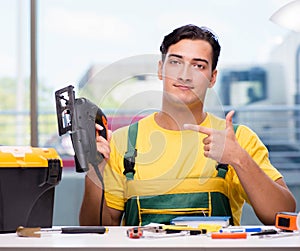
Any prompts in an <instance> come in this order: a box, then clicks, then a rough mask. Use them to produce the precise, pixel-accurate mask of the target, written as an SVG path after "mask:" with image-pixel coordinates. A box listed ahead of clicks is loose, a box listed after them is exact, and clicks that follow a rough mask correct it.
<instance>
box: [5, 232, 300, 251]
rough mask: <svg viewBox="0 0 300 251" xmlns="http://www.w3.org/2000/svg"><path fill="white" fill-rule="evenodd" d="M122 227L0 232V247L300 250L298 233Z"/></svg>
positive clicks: (15, 248)
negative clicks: (180, 232) (232, 235)
mask: <svg viewBox="0 0 300 251" xmlns="http://www.w3.org/2000/svg"><path fill="white" fill-rule="evenodd" d="M126 230H127V227H109V232H108V233H106V234H103V235H99V234H60V233H59V232H58V233H44V234H42V236H41V238H28V237H18V236H17V235H16V234H15V233H12V234H1V235H0V250H10V251H15V250H26V249H27V250H51V251H52V250H61V251H66V250H91V251H92V250H98V251H99V250H100V251H101V250H109V251H117V250H118V251H121V250H126V251H127V250H128V251H129V250H133V249H136V250H147V251H151V250H156V251H157V250H163V251H179V250H197V251H201V250H209V251H216V250H243V251H250V250H251V251H254V250H264V251H271V250H272V251H277V250H298V251H299V250H300V235H297V236H292V237H291V236H290V237H282V238H276V239H275V238H272V239H267V238H263V239H262V238H259V237H257V236H255V237H254V236H248V238H247V239H223V240H216V239H211V237H209V236H203V235H202V236H201V235H196V236H178V237H168V238H141V239H130V238H128V237H127V235H126Z"/></svg>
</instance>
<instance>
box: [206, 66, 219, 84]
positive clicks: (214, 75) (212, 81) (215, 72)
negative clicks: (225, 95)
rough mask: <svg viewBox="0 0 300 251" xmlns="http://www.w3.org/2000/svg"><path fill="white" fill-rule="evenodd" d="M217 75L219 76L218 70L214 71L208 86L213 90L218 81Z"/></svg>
mask: <svg viewBox="0 0 300 251" xmlns="http://www.w3.org/2000/svg"><path fill="white" fill-rule="evenodd" d="M217 74H218V71H217V70H214V71H213V72H212V74H211V79H210V81H209V85H208V88H212V87H214V85H215V83H216V80H217Z"/></svg>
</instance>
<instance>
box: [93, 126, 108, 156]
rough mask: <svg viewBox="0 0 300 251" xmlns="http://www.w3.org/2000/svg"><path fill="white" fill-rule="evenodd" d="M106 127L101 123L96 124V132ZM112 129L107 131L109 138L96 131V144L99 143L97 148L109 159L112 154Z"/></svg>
mask: <svg viewBox="0 0 300 251" xmlns="http://www.w3.org/2000/svg"><path fill="white" fill-rule="evenodd" d="M103 129H104V128H103V127H102V126H101V125H99V124H96V132H98V131H101V130H103ZM111 134H112V132H111V130H108V131H107V139H105V138H103V137H102V136H100V134H99V133H96V145H97V150H98V152H100V153H102V154H103V156H104V158H105V159H109V155H110V146H109V142H110V139H111Z"/></svg>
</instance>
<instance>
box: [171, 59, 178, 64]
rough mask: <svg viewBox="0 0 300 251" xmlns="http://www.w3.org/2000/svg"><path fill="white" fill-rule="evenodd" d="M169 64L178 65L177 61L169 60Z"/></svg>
mask: <svg viewBox="0 0 300 251" xmlns="http://www.w3.org/2000/svg"><path fill="white" fill-rule="evenodd" d="M170 64H180V62H179V61H178V60H170Z"/></svg>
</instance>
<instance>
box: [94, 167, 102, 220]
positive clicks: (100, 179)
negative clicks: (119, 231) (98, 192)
mask: <svg viewBox="0 0 300 251" xmlns="http://www.w3.org/2000/svg"><path fill="white" fill-rule="evenodd" d="M93 168H94V170H95V172H96V174H97V177H98V179H99V181H100V183H101V186H102V198H101V202H100V212H99V216H100V226H102V215H103V205H104V182H103V177H102V175H101V173H100V171H99V169H98V165H93Z"/></svg>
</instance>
